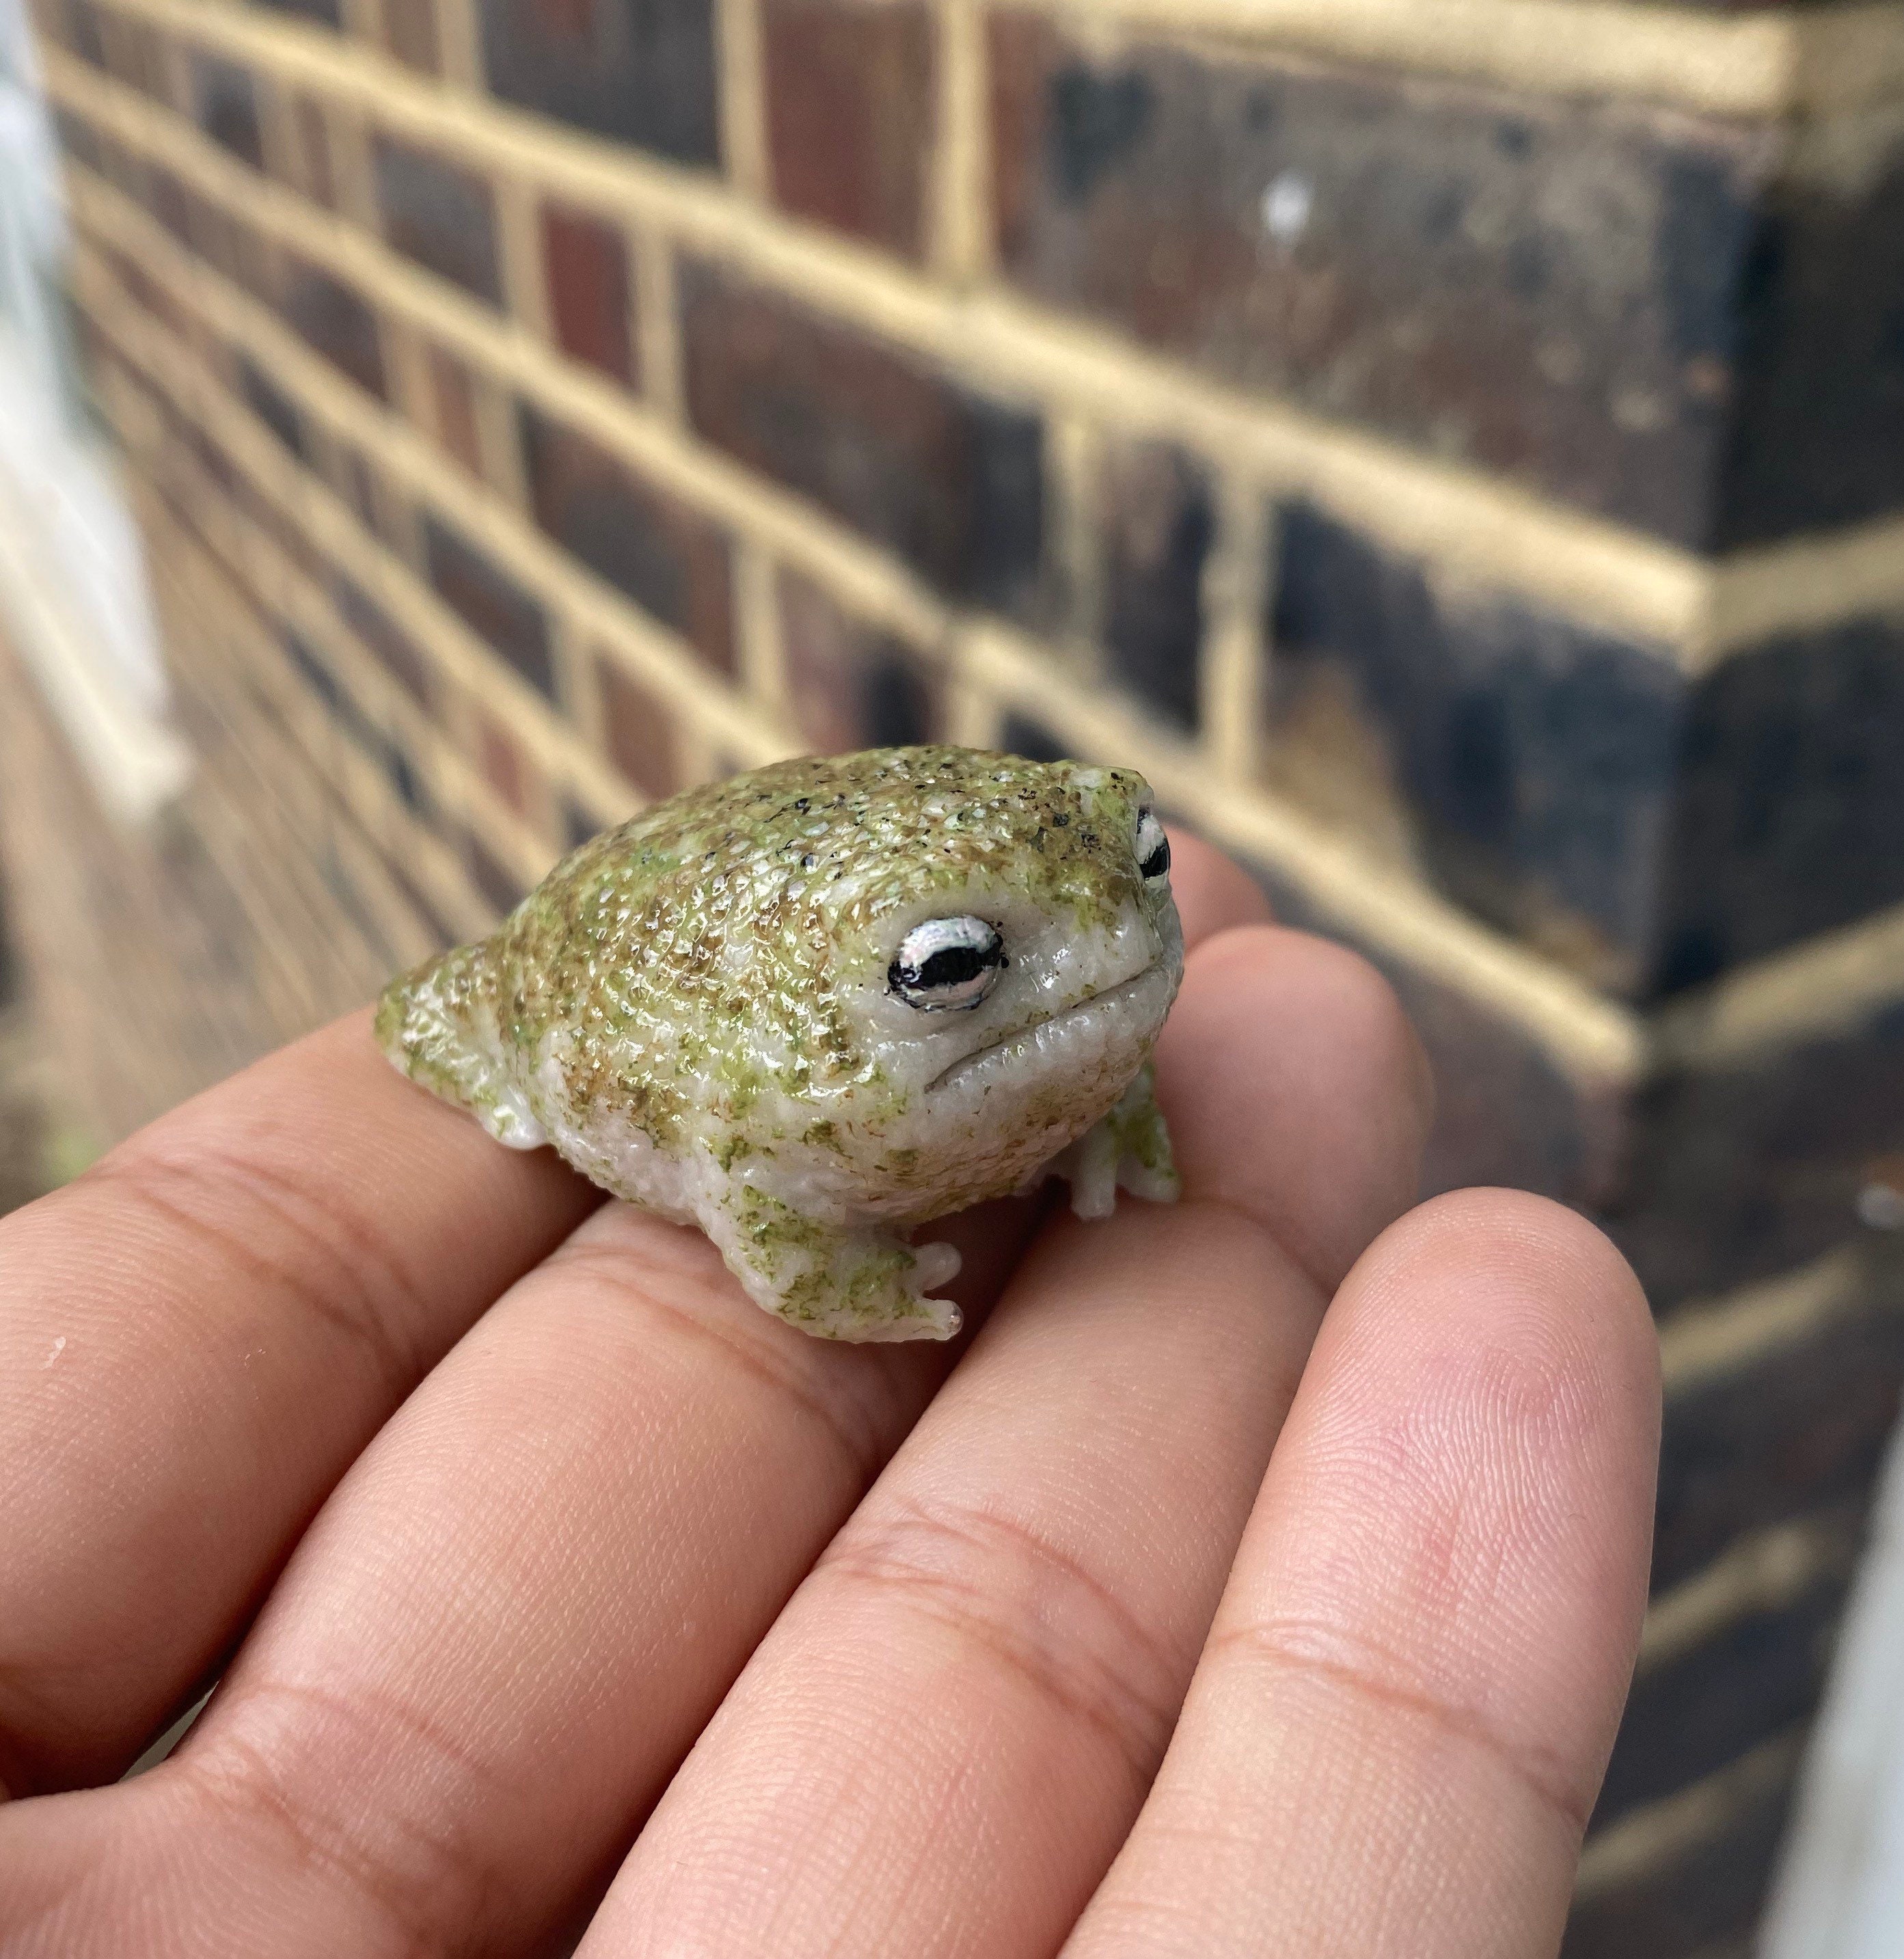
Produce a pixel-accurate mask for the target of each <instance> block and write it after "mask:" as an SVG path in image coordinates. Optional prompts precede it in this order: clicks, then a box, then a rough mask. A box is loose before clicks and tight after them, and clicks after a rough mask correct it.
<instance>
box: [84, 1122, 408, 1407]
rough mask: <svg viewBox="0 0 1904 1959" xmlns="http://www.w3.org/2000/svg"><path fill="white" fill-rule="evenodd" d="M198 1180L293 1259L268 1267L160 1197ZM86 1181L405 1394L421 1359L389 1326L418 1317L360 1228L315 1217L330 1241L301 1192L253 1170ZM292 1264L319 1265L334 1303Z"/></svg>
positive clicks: (224, 1164) (243, 1242)
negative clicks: (259, 1223)
mask: <svg viewBox="0 0 1904 1959" xmlns="http://www.w3.org/2000/svg"><path fill="white" fill-rule="evenodd" d="M208 1171H209V1172H210V1173H212V1175H213V1176H215V1177H217V1178H218V1179H220V1180H222V1181H224V1183H226V1184H227V1186H230V1187H231V1188H233V1189H236V1191H237V1192H239V1193H240V1195H241V1196H242V1197H243V1199H244V1200H245V1201H246V1202H247V1203H249V1204H251V1205H255V1207H256V1208H258V1209H259V1211H262V1212H264V1213H265V1214H266V1215H267V1216H268V1218H270V1219H271V1221H272V1222H273V1223H274V1224H276V1225H278V1226H279V1227H281V1228H282V1229H283V1230H284V1231H285V1232H287V1234H289V1235H290V1237H292V1238H293V1240H294V1241H295V1251H294V1253H293V1255H292V1256H289V1257H286V1258H282V1259H279V1258H274V1257H272V1256H270V1254H268V1253H265V1252H264V1251H262V1250H260V1249H259V1247H258V1246H255V1245H254V1244H252V1243H249V1241H248V1240H247V1239H246V1237H245V1235H244V1233H243V1230H241V1229H240V1228H239V1227H236V1226H235V1225H233V1224H224V1223H222V1222H221V1221H218V1220H217V1219H215V1218H209V1217H207V1216H205V1215H204V1214H203V1213H202V1211H199V1210H198V1209H197V1208H194V1207H193V1206H192V1205H190V1204H189V1203H186V1202H183V1201H182V1200H181V1199H180V1198H179V1196H177V1195H173V1193H172V1192H170V1191H168V1190H167V1189H165V1188H164V1187H163V1186H165V1185H167V1184H168V1183H170V1184H176V1185H177V1186H179V1187H180V1189H183V1190H185V1191H195V1190H196V1189H198V1187H199V1186H202V1184H203V1183H205V1180H206V1173H207V1172H208ZM96 1174H97V1175H100V1176H103V1177H106V1178H109V1179H110V1180H111V1181H112V1182H113V1183H115V1184H117V1185H121V1186H124V1188H125V1190H126V1191H128V1192H129V1193H130V1194H131V1195H132V1196H133V1197H134V1198H135V1199H137V1200H138V1202H141V1203H143V1204H144V1205H146V1206H147V1207H148V1208H149V1209H150V1210H151V1211H154V1212H155V1213H156V1214H157V1215H158V1216H159V1217H160V1218H163V1219H164V1220H165V1221H166V1222H167V1224H170V1225H171V1226H173V1228H175V1229H176V1230H179V1231H181V1232H182V1233H185V1234H187V1235H189V1236H190V1237H194V1238H196V1239H197V1240H198V1241H199V1242H200V1243H202V1244H204V1245H205V1246H208V1247H209V1248H210V1249H211V1250H212V1251H214V1253H217V1256H220V1257H221V1258H222V1259H224V1260H225V1261H227V1262H228V1263H229V1264H230V1265H233V1266H234V1267H235V1268H237V1269H238V1270H239V1271H240V1272H244V1273H246V1275H249V1276H250V1277H251V1278H255V1279H262V1280H265V1281H268V1282H270V1283H271V1284H272V1285H273V1286H274V1287H277V1288H278V1289H279V1290H280V1291H282V1292H283V1293H284V1294H285V1296H286V1297H288V1298H290V1299H293V1300H296V1301H297V1303H298V1304H299V1305H300V1307H302V1308H303V1310H304V1311H305V1313H306V1314H307V1315H308V1316H309V1317H310V1318H311V1319H313V1320H315V1321H316V1322H319V1324H320V1325H322V1326H328V1327H330V1328H332V1329H334V1330H335V1331H336V1332H341V1333H342V1334H344V1335H346V1336H347V1338H349V1339H350V1340H351V1342H352V1344H353V1345H357V1346H359V1347H361V1348H364V1349H365V1350H366V1351H367V1352H368V1353H369V1354H370V1357H371V1358H372V1360H373V1361H374V1363H375V1364H376V1367H377V1370H378V1372H379V1373H380V1374H381V1375H382V1376H383V1378H384V1380H385V1381H386V1385H387V1386H389V1388H390V1389H392V1391H393V1392H395V1393H397V1394H399V1395H401V1394H403V1393H406V1392H408V1390H409V1389H410V1388H411V1386H412V1385H413V1384H414V1383H415V1382H416V1381H417V1379H418V1378H419V1377H420V1375H421V1374H422V1373H424V1368H425V1365H426V1358H425V1357H424V1355H423V1354H420V1353H418V1352H417V1351H415V1348H414V1345H411V1344H409V1343H406V1342H405V1341H402V1340H401V1339H399V1338H398V1336H397V1335H396V1333H395V1325H396V1324H398V1323H408V1324H410V1325H413V1326H422V1325H424V1324H426V1323H427V1319H428V1314H427V1310H426V1308H425V1307H424V1301H423V1300H422V1297H421V1296H420V1294H419V1293H418V1291H417V1289H416V1287H415V1286H414V1283H413V1282H412V1281H411V1280H410V1279H409V1278H408V1277H407V1276H404V1275H400V1274H399V1273H398V1270H397V1268H395V1265H394V1263H393V1262H392V1261H391V1260H390V1259H388V1258H387V1257H385V1256H382V1255H380V1254H379V1253H375V1252H373V1250H372V1249H370V1240H368V1238H367V1236H366V1234H364V1233H363V1231H362V1230H361V1229H360V1228H358V1227H353V1226H351V1225H349V1224H345V1223H344V1221H342V1220H341V1218H338V1217H337V1216H336V1215H335V1214H332V1213H330V1212H328V1211H325V1212H324V1213H323V1218H324V1222H325V1224H328V1225H329V1226H331V1227H333V1230H334V1233H335V1235H327V1234H326V1233H325V1231H324V1230H322V1229H320V1228H319V1227H317V1226H316V1225H314V1224H313V1223H312V1222H311V1221H310V1220H309V1217H308V1216H307V1215H306V1212H308V1211H309V1210H311V1209H312V1208H316V1207H314V1206H313V1200H312V1199H311V1197H310V1195H309V1192H304V1191H300V1190H298V1189H297V1188H296V1187H295V1186H293V1185H292V1184H290V1183H289V1182H288V1181H287V1180H284V1179H281V1178H280V1177H278V1176H277V1175H276V1173H265V1172H264V1171H262V1170H260V1168H259V1166H257V1165H255V1164H243V1163H240V1161H239V1160H237V1159H236V1158H231V1157H217V1156H209V1157H204V1158H202V1159H195V1160H194V1161H193V1162H192V1164H189V1165H186V1164H172V1163H169V1162H167V1161H165V1160H163V1159H160V1158H155V1157H135V1158H132V1159H131V1160H128V1161H126V1162H124V1163H121V1164H109V1165H107V1166H105V1167H103V1169H102V1170H100V1172H98V1173H96ZM339 1239H341V1240H344V1243H346V1244H347V1245H348V1246H351V1251H350V1252H348V1253H346V1252H344V1251H342V1250H340V1249H339V1246H338V1240H339ZM298 1254H304V1255H307V1256H309V1257H311V1258H312V1259H316V1260H321V1261H322V1262H323V1263H325V1265H328V1266H329V1267H330V1268H331V1269H332V1272H333V1273H334V1274H335V1275H338V1277H340V1278H341V1280H342V1281H343V1283H342V1285H341V1288H338V1290H337V1291H335V1294H334V1291H333V1289H332V1287H329V1286H327V1285H326V1284H324V1283H323V1282H322V1280H321V1279H319V1278H317V1277H316V1276H314V1275H313V1273H312V1272H310V1271H309V1270H308V1269H306V1268H305V1267H304V1266H303V1265H301V1264H300V1261H299V1257H298V1256H297V1255H298ZM392 1299H394V1300H395V1311H394V1312H392V1310H390V1309H389V1303H388V1302H389V1301H390V1300H392Z"/></svg>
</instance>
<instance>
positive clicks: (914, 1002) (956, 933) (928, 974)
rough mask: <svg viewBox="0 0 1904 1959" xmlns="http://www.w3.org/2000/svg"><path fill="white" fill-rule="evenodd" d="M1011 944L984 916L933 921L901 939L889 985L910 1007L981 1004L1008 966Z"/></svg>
mask: <svg viewBox="0 0 1904 1959" xmlns="http://www.w3.org/2000/svg"><path fill="white" fill-rule="evenodd" d="M1004 964H1005V942H1004V940H1003V939H1002V938H1000V937H999V936H998V927H997V926H995V925H990V924H988V923H987V922H986V921H985V919H982V918H969V917H967V918H941V919H926V921H925V922H924V924H922V925H916V926H913V928H912V930H911V931H910V932H908V933H907V934H906V936H905V937H904V938H903V939H901V940H900V945H899V952H898V954H897V956H896V957H895V958H894V959H893V963H892V964H891V965H890V966H889V967H887V969H886V983H887V986H890V988H891V989H892V990H893V992H895V993H896V994H897V995H899V996H900V999H902V1000H903V1001H904V1002H906V1005H908V1006H909V1007H917V1008H920V1009H921V1010H922V1011H924V1012H926V1013H934V1012H936V1011H938V1010H939V1009H940V1008H944V1007H976V1005H978V1004H979V1002H980V1001H981V1000H982V999H984V998H985V995H987V994H988V993H989V992H991V991H992V982H993V981H994V980H996V979H997V978H998V975H999V974H1000V973H1001V972H1002V971H1003V970H1004Z"/></svg>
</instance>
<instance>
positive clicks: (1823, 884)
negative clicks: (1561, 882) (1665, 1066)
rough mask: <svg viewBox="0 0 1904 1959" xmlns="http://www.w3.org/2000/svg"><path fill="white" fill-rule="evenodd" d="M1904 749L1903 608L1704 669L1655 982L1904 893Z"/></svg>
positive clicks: (1746, 954) (1767, 948)
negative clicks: (1901, 760)
mask: <svg viewBox="0 0 1904 1959" xmlns="http://www.w3.org/2000/svg"><path fill="white" fill-rule="evenodd" d="M1899 194H1900V196H1904V189H1900V193H1899ZM1900 319H1904V314H1901V315H1900ZM1900 754H1904V615H1893V616H1892V617H1890V618H1868V619H1854V620H1852V621H1848V622H1846V623H1845V624H1842V625H1837V626H1832V627H1825V628H1823V629H1821V630H1818V631H1816V632H1813V633H1804V634H1794V635H1791V636H1788V637H1783V638H1780V639H1778V640H1770V641H1767V642H1766V643H1763V644H1762V645H1760V646H1753V647H1750V648H1747V649H1745V650H1744V651H1743V652H1738V653H1735V654H1734V655H1733V656H1731V658H1730V659H1727V660H1726V661H1725V662H1723V663H1722V665H1720V666H1719V667H1718V668H1717V669H1716V670H1715V672H1712V673H1711V674H1710V675H1708V676H1706V678H1704V679H1702V681H1700V683H1699V685H1698V686H1697V687H1695V688H1693V690H1692V691H1691V692H1690V697H1689V698H1688V700H1687V705H1686V709H1685V712H1684V715H1683V720H1682V722H1681V725H1680V732H1679V755H1678V771H1677V798H1676V800H1675V805H1674V811H1673V821H1672V825H1671V830H1670V832H1669V833H1668V835H1667V837H1665V838H1664V840H1663V842H1662V846H1661V876H1662V881H1663V885H1664V888H1663V891H1662V892H1661V898H1660V912H1661V925H1660V927H1659V931H1658V937H1659V939H1660V941H1661V943H1660V945H1659V948H1658V955H1657V957H1658V984H1659V985H1660V986H1661V987H1662V988H1663V989H1668V990H1671V989H1675V988H1678V987H1681V986H1690V985H1693V984H1696V983H1697V982H1699V981H1700V980H1705V979H1708V978H1709V977H1711V976H1712V975H1713V974H1715V973H1720V972H1723V971H1725V970H1726V969H1727V968H1728V967H1732V966H1735V965H1737V964H1741V962H1742V961H1744V960H1748V959H1752V958H1755V957H1758V956H1759V955H1760V954H1763V953H1766V952H1772V951H1776V950H1778V949H1779V948H1780V947H1782V946H1785V945H1793V944H1795V943H1797V942H1798V941H1801V940H1803V939H1806V938H1810V937H1811V936H1812V935H1814V934H1815V933H1818V932H1828V931H1830V930H1831V929H1833V928H1834V927H1836V926H1841V925H1843V924H1845V922H1848V921H1849V920H1851V919H1857V918H1861V917H1862V916H1864V915H1865V914H1866V913H1871V912H1874V911H1877V910H1882V909H1883V908H1884V907H1886V906H1890V905H1893V904H1895V903H1898V902H1899V900H1904V770H1900V769H1899V766H1898V757H1899V755H1900Z"/></svg>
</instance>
